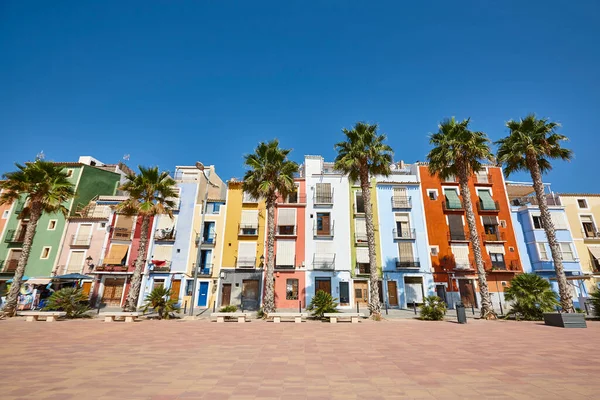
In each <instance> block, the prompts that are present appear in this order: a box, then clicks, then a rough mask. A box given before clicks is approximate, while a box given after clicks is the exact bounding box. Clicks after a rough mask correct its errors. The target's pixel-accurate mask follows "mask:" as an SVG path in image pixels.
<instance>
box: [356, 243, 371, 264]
mask: <svg viewBox="0 0 600 400" xmlns="http://www.w3.org/2000/svg"><path fill="white" fill-rule="evenodd" d="M356 262H357V263H361V264H368V263H369V248H368V247H357V248H356Z"/></svg>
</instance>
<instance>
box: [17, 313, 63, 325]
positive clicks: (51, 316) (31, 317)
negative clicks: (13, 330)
mask: <svg viewBox="0 0 600 400" xmlns="http://www.w3.org/2000/svg"><path fill="white" fill-rule="evenodd" d="M17 315H21V316H24V317H27V318H25V321H27V322H33V321H38V320H39V318H40V317H44V318H46V322H54V321H56V318H57V317H64V316H65V315H67V313H66V312H64V311H20V312H18V313H17Z"/></svg>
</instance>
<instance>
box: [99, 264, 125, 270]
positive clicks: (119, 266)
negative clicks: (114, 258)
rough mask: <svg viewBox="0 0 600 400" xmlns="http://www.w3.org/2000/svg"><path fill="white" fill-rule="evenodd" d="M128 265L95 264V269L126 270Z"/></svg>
mask: <svg viewBox="0 0 600 400" xmlns="http://www.w3.org/2000/svg"><path fill="white" fill-rule="evenodd" d="M128 269H129V267H128V266H127V265H107V264H103V265H96V271H104V272H127V270H128Z"/></svg>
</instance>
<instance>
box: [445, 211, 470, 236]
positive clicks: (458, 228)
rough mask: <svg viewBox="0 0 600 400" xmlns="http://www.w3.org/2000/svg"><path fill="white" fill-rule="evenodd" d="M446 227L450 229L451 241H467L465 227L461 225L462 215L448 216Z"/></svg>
mask: <svg viewBox="0 0 600 400" xmlns="http://www.w3.org/2000/svg"><path fill="white" fill-rule="evenodd" d="M448 226H449V228H450V239H451V240H468V236H467V234H466V233H465V226H464V225H463V218H462V215H455V214H451V215H448Z"/></svg>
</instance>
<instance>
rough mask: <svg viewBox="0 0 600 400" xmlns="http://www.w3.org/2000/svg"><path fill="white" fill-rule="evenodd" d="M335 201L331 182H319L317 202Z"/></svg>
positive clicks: (316, 191) (327, 202)
mask: <svg viewBox="0 0 600 400" xmlns="http://www.w3.org/2000/svg"><path fill="white" fill-rule="evenodd" d="M331 203H333V192H332V191H331V183H317V184H316V185H315V204H331Z"/></svg>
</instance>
